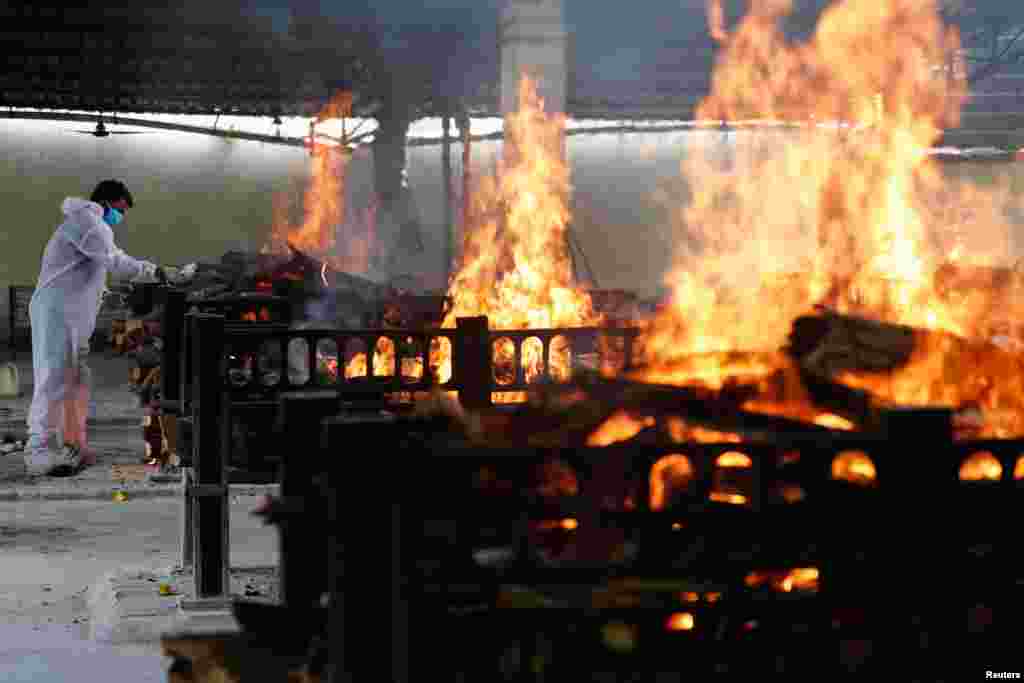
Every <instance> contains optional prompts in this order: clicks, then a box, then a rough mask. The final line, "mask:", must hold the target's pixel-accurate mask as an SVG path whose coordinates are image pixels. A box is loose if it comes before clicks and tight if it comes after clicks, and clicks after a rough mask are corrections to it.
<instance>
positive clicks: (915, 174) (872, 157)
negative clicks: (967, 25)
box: [635, 0, 1024, 435]
mask: <svg viewBox="0 0 1024 683" xmlns="http://www.w3.org/2000/svg"><path fill="white" fill-rule="evenodd" d="M791 4H792V3H791V2H790V1H789V0H754V1H752V2H751V3H750V8H751V9H750V12H749V13H748V15H747V16H746V17H745V18H744V19H743V20H742V21H741V22H740V23H739V24H738V25H737V26H735V27H734V28H729V29H728V30H727V27H726V26H725V25H724V23H723V21H722V17H724V16H725V14H724V12H723V11H722V8H721V6H720V4H719V2H718V1H717V0H711V2H710V5H709V7H710V10H711V11H710V16H711V18H712V24H713V26H712V34H713V35H714V36H715V37H716V38H717V39H718V40H719V41H720V42H721V43H722V51H721V57H720V59H719V61H718V63H717V64H716V67H715V70H714V73H713V78H712V93H711V94H710V95H709V96H708V97H707V98H706V99H705V100H704V101H703V102H702V103H701V104H700V106H699V108H698V111H697V116H696V118H698V119H701V120H716V121H741V120H742V121H750V120H771V121H775V122H781V123H784V124H786V125H784V126H781V127H779V126H776V127H773V128H771V129H770V130H769V129H764V130H757V131H753V132H744V131H736V132H733V133H730V134H728V135H725V134H723V133H720V132H717V131H716V132H713V133H710V134H709V135H708V137H707V140H706V141H705V142H704V144H703V145H700V146H698V147H697V148H696V149H694V150H692V151H689V152H688V154H689V156H688V157H687V159H686V160H685V161H684V163H683V175H684V179H685V180H686V181H688V182H687V185H688V190H689V197H688V201H687V204H686V206H685V207H684V208H682V209H679V210H677V216H678V219H679V223H680V225H681V226H682V228H683V230H684V232H685V234H686V238H685V239H683V240H681V241H680V242H679V243H678V245H677V249H678V253H677V258H676V267H675V268H674V269H673V271H672V273H671V274H670V276H669V279H668V283H669V284H670V286H671V288H672V300H671V303H670V305H669V306H667V307H665V308H664V309H663V310H662V312H661V313H660V314H659V315H658V316H657V318H656V319H655V320H654V321H653V323H652V324H651V325H650V326H649V328H648V329H646V330H645V334H644V335H643V337H642V339H641V350H642V360H643V361H644V367H643V368H642V370H641V371H640V372H638V373H636V374H635V377H637V378H639V379H644V380H648V381H658V382H665V383H676V384H704V385H706V386H710V387H719V386H722V385H724V384H726V383H728V382H729V381H735V378H737V377H740V376H741V375H742V377H740V381H743V382H748V383H751V382H752V383H755V384H756V383H757V382H759V381H766V380H767V379H768V378H769V377H770V376H771V375H772V374H773V373H775V372H778V371H779V370H781V369H782V368H783V366H784V364H785V359H784V358H783V357H781V356H773V355H771V354H770V353H765V354H763V355H756V356H750V357H748V358H747V361H750V362H747V363H746V364H745V365H741V366H737V365H736V357H735V356H732V355H731V354H736V353H737V352H751V351H755V352H761V351H767V352H770V351H772V350H774V349H778V348H781V347H783V346H784V345H785V341H786V336H787V334H788V333H789V331H790V329H791V324H792V321H793V320H794V319H795V318H796V317H797V316H800V315H803V314H807V313H810V312H812V310H813V308H814V306H816V305H826V306H828V307H830V308H832V309H834V310H836V311H838V312H840V313H848V314H857V315H861V316H865V317H873V318H876V319H881V320H885V321H889V322H893V323H900V324H907V325H912V326H915V327H919V328H927V329H931V330H942V331H945V332H949V333H952V334H954V335H959V336H960V337H963V338H984V337H985V336H986V335H989V334H991V330H992V329H994V328H996V327H997V326H998V325H997V323H998V322H999V321H1001V320H1012V319H1013V318H1014V317H1018V316H1019V314H1020V312H1021V311H1020V310H1019V307H1020V306H1021V305H1022V303H1019V302H1022V301H1024V300H1022V299H1021V297H1013V296H1008V294H1007V292H1008V291H1010V290H1008V289H1007V288H1006V287H1003V288H1002V290H1001V291H997V290H996V289H995V288H992V289H989V290H987V291H986V290H982V291H979V292H977V293H976V294H973V295H971V296H965V295H963V293H962V292H961V291H957V289H956V288H947V289H944V290H940V288H938V287H936V285H935V283H936V274H937V273H939V271H940V269H941V268H943V267H944V266H948V265H949V264H951V263H952V264H954V265H957V266H958V267H959V266H960V265H965V262H964V259H965V258H966V256H965V255H966V254H968V253H970V254H971V258H972V259H973V261H974V262H975V263H978V264H982V263H996V262H997V261H998V259H1003V258H1005V257H1006V256H1007V255H1008V253H1009V245H1010V242H1009V237H1010V234H1011V233H1010V230H1009V229H1008V225H1009V223H1008V220H1007V218H1006V215H1005V212H1007V211H1008V210H1009V209H1011V208H1013V207H1011V202H1010V201H1009V200H1008V198H1007V197H1006V196H1004V195H1003V194H1002V190H1000V189H989V188H984V189H982V188H978V187H972V186H969V185H967V184H965V183H960V182H958V181H954V180H951V179H948V178H946V177H944V176H943V172H942V168H941V167H940V166H939V162H937V161H935V160H934V159H932V158H931V157H930V156H929V155H928V154H927V150H928V149H929V148H930V147H931V146H932V145H933V144H934V143H935V142H936V140H937V139H938V137H939V136H940V135H941V133H942V131H943V129H945V128H947V127H950V126H954V125H956V123H957V118H958V112H959V107H960V106H961V104H962V103H963V101H964V97H965V92H966V83H965V79H964V78H963V75H962V73H961V72H960V71H959V70H958V68H957V65H958V64H959V58H958V56H957V48H958V40H957V36H956V35H955V32H954V31H953V30H951V29H948V28H947V27H945V26H944V25H943V24H942V22H941V20H940V15H939V12H938V11H937V7H936V3H935V2H934V1H933V0H838V1H837V2H835V3H833V4H832V5H831V6H830V7H829V8H828V9H826V10H825V11H824V12H823V13H822V15H821V18H820V21H819V23H818V26H817V28H816V31H815V32H814V34H813V35H812V36H811V37H810V38H808V39H807V40H806V41H803V42H793V41H790V40H788V39H786V38H785V37H784V36H783V34H782V32H781V29H780V23H781V20H782V19H783V18H784V15H785V14H786V13H788V12H789V11H790V9H791ZM719 140H721V141H722V142H721V143H719V142H718V141H719ZM968 222H970V223H972V224H973V225H970V226H968V225H967V223H968ZM968 239H969V240H971V244H970V249H968V248H967V246H968V245H967V243H966V240H968ZM1008 286H1009V285H1008ZM1012 286H1013V287H1017V285H1016V284H1013V285H1012ZM1013 291H1017V290H1016V289H1014V290H1013ZM996 298H998V299H999V301H1002V302H1003V304H1004V305H993V301H994V300H995V299H996ZM954 352H955V349H951V348H942V347H941V346H939V347H934V346H933V347H928V346H927V345H924V346H923V347H922V348H919V350H918V353H917V354H916V357H915V359H914V361H913V362H912V363H911V364H910V366H909V367H908V368H905V369H903V370H902V371H901V373H900V375H899V377H898V378H896V379H895V380H894V379H893V378H883V379H884V381H880V380H877V379H876V378H872V377H864V376H851V377H844V378H841V379H842V381H844V382H848V383H850V384H854V385H858V384H859V385H862V386H866V387H867V388H869V389H870V390H872V391H878V392H880V394H881V395H882V397H883V398H884V399H886V400H889V401H892V402H894V403H903V404H922V403H928V404H935V403H940V404H944V405H953V406H961V405H963V404H964V403H967V402H971V403H975V404H977V405H980V406H982V407H983V408H984V409H985V411H986V415H989V414H994V413H996V412H999V411H1004V412H1007V411H1008V412H1010V413H1012V414H1016V415H1024V405H1022V401H1024V398H1022V397H1024V391H1022V389H1024V383H1022V379H1021V378H1024V371H1022V370H1024V368H1021V367H1020V364H1019V363H1015V362H1010V361H1009V360H1007V359H1006V358H995V359H994V358H993V357H992V354H989V355H985V354H984V353H982V352H979V353H978V354H975V355H973V356H970V358H971V362H969V363H966V362H955V361H954V362H949V360H948V359H949V357H950V354H953V353H954ZM694 354H699V356H698V357H699V358H700V363H695V362H694V361H693V360H692V356H693V355H694ZM962 357H965V356H962ZM755 358H756V362H753V360H754V359H755ZM943 358H946V359H947V361H946V362H943ZM997 387H998V389H997ZM787 399H788V397H786V396H776V397H775V400H776V401H778V402H781V403H784V402H786V401H787ZM799 399H800V400H803V397H799ZM761 409H762V410H766V412H771V409H770V408H769V407H766V406H764V405H762V406H761ZM804 417H807V418H809V419H811V420H814V421H816V422H818V423H819V424H825V425H827V426H830V427H834V428H847V424H844V423H843V422H841V421H839V420H837V419H836V417H835V416H825V415H822V414H817V415H815V414H814V413H813V411H812V412H811V413H810V414H807V415H804ZM1011 422H1012V424H1011V425H1010V426H1009V427H1006V430H1008V431H1009V432H1013V431H1015V430H1016V431H1024V422H1021V423H1020V424H1017V423H1016V422H1015V421H1011ZM1002 435H1007V434H1002Z"/></svg>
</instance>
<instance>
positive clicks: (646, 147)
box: [0, 119, 1024, 338]
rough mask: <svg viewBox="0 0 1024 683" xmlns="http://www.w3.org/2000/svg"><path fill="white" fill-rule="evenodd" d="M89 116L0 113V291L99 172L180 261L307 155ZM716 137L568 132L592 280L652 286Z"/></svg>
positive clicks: (352, 187) (420, 175)
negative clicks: (685, 171)
mask: <svg viewBox="0 0 1024 683" xmlns="http://www.w3.org/2000/svg"><path fill="white" fill-rule="evenodd" d="M89 128H91V126H90V125H89V124H76V123H67V122H46V121H30V120H14V119H0V206H2V207H3V211H2V214H0V287H2V288H3V289H2V290H0V292H3V293H4V294H6V287H7V286H8V285H9V284H33V283H34V281H35V278H36V276H37V273H38V268H39V258H40V255H41V253H42V249H43V247H44V245H45V243H46V241H47V240H48V239H49V237H50V235H51V233H52V231H53V229H54V227H55V226H56V225H57V223H58V221H59V219H60V216H59V207H60V203H61V201H62V200H63V199H64V197H66V196H69V195H78V196H82V195H87V194H88V192H89V191H90V190H91V188H92V187H93V185H94V184H95V183H96V182H97V181H98V180H100V179H102V178H106V177H118V178H123V179H124V180H125V181H126V182H127V183H128V185H129V187H130V188H131V189H132V191H133V193H134V195H135V198H136V208H135V209H133V210H132V211H130V212H129V216H128V221H127V222H126V223H124V224H123V225H122V226H119V227H118V228H117V229H116V232H117V237H118V240H119V242H120V244H121V245H122V246H123V247H124V249H125V250H126V251H127V252H128V253H130V254H133V255H136V256H140V257H145V258H150V259H154V260H156V261H158V262H161V263H166V264H184V263H189V262H192V261H195V260H198V259H203V258H217V257H219V256H221V255H222V254H223V253H224V252H225V251H227V250H229V249H232V248H238V247H243V248H249V249H255V248H258V247H259V246H260V245H262V244H263V242H264V239H265V238H266V236H267V234H268V232H269V230H270V226H271V221H272V216H273V211H272V208H273V197H274V194H275V193H279V192H288V191H294V189H295V188H296V186H301V184H302V183H303V182H304V179H305V178H307V176H308V161H309V157H308V155H307V152H306V151H305V150H303V149H301V148H295V147H285V146H281V145H273V144H268V143H260V142H249V141H241V140H225V139H221V138H214V137H209V136H203V135H197V134H192V133H179V132H175V131H157V130H152V129H138V130H146V131H147V132H146V134H142V135H122V136H113V137H109V138H103V139H98V138H94V137H92V136H90V135H80V134H76V133H74V132H71V131H74V130H88V129H89ZM120 128H121V129H124V128H123V127H120ZM725 140H726V138H723V137H722V135H721V134H720V133H718V132H710V131H689V132H646V133H628V134H621V133H601V134H585V135H576V136H570V137H569V142H568V145H567V147H568V154H569V160H570V163H571V165H572V179H573V185H574V194H573V217H574V218H573V220H574V230H575V232H576V234H577V236H578V238H579V241H580V242H581V244H582V246H583V249H584V251H585V252H586V254H587V257H588V259H589V261H590V265H591V267H592V268H593V270H594V271H595V274H596V276H597V279H598V284H599V286H601V287H602V288H622V289H629V290H634V291H637V292H638V293H640V294H641V295H642V296H645V297H647V296H655V295H657V294H658V293H659V290H660V289H661V283H662V280H663V277H664V275H665V272H666V270H667V269H668V268H669V266H670V264H671V261H672V251H673V245H674V244H675V243H677V242H678V240H679V239H680V235H679V233H678V232H677V229H674V228H673V227H672V221H671V220H670V217H669V207H671V206H673V205H675V206H679V205H680V204H681V203H682V202H684V201H685V196H684V193H683V191H682V190H681V189H680V188H679V182H678V179H679V162H680V161H681V159H682V157H683V155H684V154H685V153H686V149H687V148H688V147H689V146H692V145H696V144H701V145H722V144H725ZM500 145H501V143H500V142H495V141H485V142H474V143H473V147H472V150H473V162H474V166H475V169H474V172H475V173H480V172H485V171H487V170H488V169H489V168H490V167H491V166H492V164H493V161H494V159H495V158H496V157H497V155H498V154H499V153H500ZM461 158H462V149H461V146H460V145H458V144H456V145H453V147H452V162H453V178H454V182H455V184H456V187H457V189H458V188H460V187H461V181H460V178H461ZM408 160H409V168H408V173H409V182H410V187H411V189H412V193H413V198H414V201H415V208H416V211H417V213H418V215H419V217H420V220H421V222H422V224H423V228H424V235H423V236H424V242H425V246H426V251H425V252H424V253H423V254H422V255H421V257H420V258H418V259H417V262H416V263H415V264H414V266H416V267H419V268H420V269H421V270H422V271H424V272H425V273H427V274H430V275H432V278H430V281H429V282H428V284H429V286H432V287H437V288H443V286H444V275H443V272H444V263H443V254H444V215H445V214H444V196H445V195H444V187H443V176H442V171H441V150H440V147H439V146H429V147H419V146H414V147H411V148H410V149H409V154H408ZM973 166H974V165H973V164H953V165H952V166H951V171H954V172H955V174H956V175H966V176H968V177H972V176H974V175H981V176H989V177H1001V178H1004V179H1005V178H1009V179H1010V180H1011V181H1012V182H1013V183H1014V184H1015V185H1016V188H1017V190H1018V192H1024V173H1022V172H1021V170H1019V169H1021V168H1024V164H999V165H991V164H990V165H982V166H981V167H980V170H976V169H973V168H972V167H973ZM371 183H372V168H371V161H370V157H369V154H368V153H367V152H364V151H360V152H359V153H357V155H356V157H355V159H354V160H353V162H352V163H351V165H350V167H349V180H348V192H347V194H348V195H349V197H348V204H349V207H350V209H352V213H353V214H356V215H358V214H359V212H360V210H361V209H362V208H364V207H365V206H367V205H368V203H369V197H370V189H371ZM659 195H660V196H661V197H662V199H659V198H658V197H659ZM456 201H458V199H456ZM457 215H458V214H457V212H456V216H457ZM1021 243H1022V242H1021V241H1018V242H1017V244H1021ZM6 306H7V298H6V295H4V296H2V297H0V329H5V328H6V323H7V311H6ZM4 334H6V332H4ZM4 338H6V337H4Z"/></svg>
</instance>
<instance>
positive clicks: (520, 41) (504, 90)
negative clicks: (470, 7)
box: [498, 0, 569, 115]
mask: <svg viewBox="0 0 1024 683" xmlns="http://www.w3.org/2000/svg"><path fill="white" fill-rule="evenodd" d="M498 40H499V49H500V54H501V112H502V114H503V115H507V114H510V113H512V112H514V111H516V109H518V97H519V79H520V77H521V76H522V74H523V73H524V72H525V73H526V74H529V75H530V76H531V77H533V78H535V79H537V90H538V93H539V94H540V96H541V97H542V98H543V99H544V103H545V111H547V112H548V113H564V112H565V110H566V99H567V93H568V81H569V68H568V58H569V55H568V33H567V32H566V29H565V22H564V19H563V15H562V0H507V2H506V4H505V6H504V7H503V8H502V12H501V23H500V26H499V38H498Z"/></svg>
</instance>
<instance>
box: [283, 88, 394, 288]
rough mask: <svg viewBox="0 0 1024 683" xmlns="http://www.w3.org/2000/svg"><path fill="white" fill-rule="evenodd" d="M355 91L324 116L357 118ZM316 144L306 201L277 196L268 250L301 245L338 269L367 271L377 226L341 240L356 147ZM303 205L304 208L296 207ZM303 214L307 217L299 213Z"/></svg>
mask: <svg viewBox="0 0 1024 683" xmlns="http://www.w3.org/2000/svg"><path fill="white" fill-rule="evenodd" d="M351 113H352V94H351V93H347V92H343V93H340V94H338V95H336V96H335V97H334V98H332V100H331V101H330V103H329V104H328V105H327V106H326V107H325V108H324V110H323V111H322V112H320V115H319V116H318V117H317V118H318V120H321V121H326V120H330V119H335V118H344V117H348V116H351ZM309 144H310V177H309V181H308V183H306V184H305V187H304V189H303V190H302V191H300V193H299V194H300V195H301V199H300V200H299V201H298V202H297V201H296V197H294V196H290V195H289V194H287V193H282V194H278V195H275V197H274V222H273V225H272V228H271V235H270V238H269V240H268V241H267V244H266V245H264V247H263V252H264V253H272V254H288V253H289V250H288V245H289V244H290V245H292V246H294V247H295V248H296V249H300V250H301V251H303V252H304V253H306V254H309V255H310V256H313V257H315V258H317V259H319V260H320V261H322V262H323V263H325V264H329V265H330V266H331V267H332V268H334V269H335V270H342V271H350V272H365V271H366V269H367V267H368V265H369V254H370V249H371V247H372V242H373V238H374V231H373V225H372V223H371V222H367V225H366V226H364V227H367V228H368V229H367V230H366V231H365V234H356V232H355V231H352V234H346V235H345V238H344V239H343V240H341V241H340V242H339V241H338V239H337V235H338V230H339V229H340V228H341V227H342V226H343V225H345V174H346V171H347V168H348V164H349V161H350V160H351V157H352V151H351V149H349V147H348V146H346V145H344V144H343V145H341V146H337V145H326V144H319V143H318V140H317V139H316V138H315V137H314V138H312V139H311V140H309ZM295 204H301V206H295ZM300 212H301V216H302V217H301V220H300V221H298V222H295V221H293V216H294V214H296V213H300Z"/></svg>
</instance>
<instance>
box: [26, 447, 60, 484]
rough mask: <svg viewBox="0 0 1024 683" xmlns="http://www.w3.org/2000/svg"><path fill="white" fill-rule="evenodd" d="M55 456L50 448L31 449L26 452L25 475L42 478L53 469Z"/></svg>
mask: <svg viewBox="0 0 1024 683" xmlns="http://www.w3.org/2000/svg"><path fill="white" fill-rule="evenodd" d="M53 464H54V454H53V452H52V451H50V449H49V448H47V447H45V446H43V447H42V448H39V447H36V448H30V449H28V450H27V451H26V452H25V474H27V475H28V476H30V477H42V476H44V475H46V474H49V472H50V470H51V469H53Z"/></svg>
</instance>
